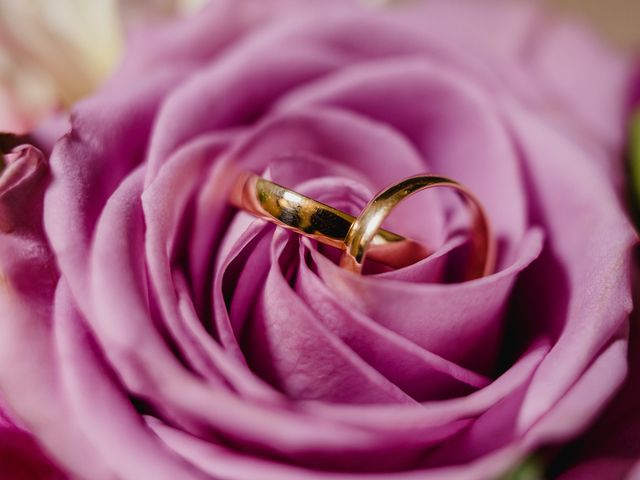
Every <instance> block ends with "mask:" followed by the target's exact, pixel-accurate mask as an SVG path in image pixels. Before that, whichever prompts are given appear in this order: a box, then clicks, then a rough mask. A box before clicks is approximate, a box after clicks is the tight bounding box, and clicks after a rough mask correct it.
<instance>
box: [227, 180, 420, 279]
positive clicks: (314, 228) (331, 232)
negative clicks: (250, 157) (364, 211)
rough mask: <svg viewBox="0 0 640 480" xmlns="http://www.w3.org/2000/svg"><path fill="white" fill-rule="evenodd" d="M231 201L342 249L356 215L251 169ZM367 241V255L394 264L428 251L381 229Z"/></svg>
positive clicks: (411, 260) (397, 265)
mask: <svg viewBox="0 0 640 480" xmlns="http://www.w3.org/2000/svg"><path fill="white" fill-rule="evenodd" d="M230 202H231V204H233V205H234V206H236V207H238V208H240V209H243V210H245V211H247V212H249V213H251V214H253V215H255V216H256V217H259V218H263V219H265V220H268V221H270V222H272V223H275V224H276V225H279V226H281V227H284V228H286V229H288V230H292V231H294V232H297V233H299V234H301V235H304V236H306V237H309V238H312V239H314V240H317V241H318V242H321V243H324V244H325V245H330V246H332V247H335V248H338V249H341V250H344V248H345V243H344V241H345V238H346V236H347V232H349V229H350V228H351V226H352V224H353V222H354V221H355V219H356V218H355V217H354V216H352V215H349V214H347V213H345V212H343V211H342V210H338V209H337V208H333V207H330V206H329V205H325V204H324V203H321V202H318V201H316V200H314V199H312V198H309V197H305V196H304V195H301V194H299V193H297V192H294V191H292V190H289V189H288V188H285V187H283V186H281V185H278V184H277V183H274V182H271V181H269V180H267V179H265V178H262V177H259V176H258V175H256V174H253V173H244V174H242V175H240V177H239V178H238V180H237V181H236V184H235V187H234V188H233V190H232V192H231V198H230ZM370 244H371V245H372V246H375V247H376V248H375V250H372V251H371V252H370V255H369V258H370V259H372V260H374V261H376V262H379V263H382V264H384V265H387V266H390V267H393V268H401V267H405V266H407V265H411V264H412V263H415V262H417V261H418V260H422V259H423V258H426V257H427V256H429V254H430V253H431V252H429V250H427V249H426V248H425V247H424V246H423V245H422V244H420V243H418V242H416V241H414V240H411V239H408V238H405V237H403V236H402V235H398V234H397V233H393V232H390V231H388V230H383V229H379V230H378V231H376V232H375V234H374V235H373V236H372V238H371V239H370Z"/></svg>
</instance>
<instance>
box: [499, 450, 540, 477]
mask: <svg viewBox="0 0 640 480" xmlns="http://www.w3.org/2000/svg"><path fill="white" fill-rule="evenodd" d="M544 471H545V466H544V462H543V460H542V459H541V458H540V456H539V455H531V456H530V457H528V458H527V459H526V460H524V461H523V462H522V463H521V464H519V465H518V466H516V467H515V468H514V469H513V470H511V471H510V472H508V473H507V474H506V475H505V476H503V477H502V479H501V480H544V478H545V475H544Z"/></svg>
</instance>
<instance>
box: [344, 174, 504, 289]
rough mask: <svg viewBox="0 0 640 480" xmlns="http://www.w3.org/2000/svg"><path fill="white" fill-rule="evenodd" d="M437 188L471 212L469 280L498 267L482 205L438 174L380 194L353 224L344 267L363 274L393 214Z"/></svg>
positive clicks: (346, 241)
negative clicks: (377, 238)
mask: <svg viewBox="0 0 640 480" xmlns="http://www.w3.org/2000/svg"><path fill="white" fill-rule="evenodd" d="M434 187H449V188H452V189H454V190H455V191H456V193H458V195H459V196H460V197H461V198H462V199H463V200H464V201H465V202H466V204H467V207H468V209H469V212H470V213H471V217H472V227H471V229H470V235H471V243H472V249H473V250H472V252H471V259H470V262H469V267H468V270H467V273H466V277H465V278H466V279H474V278H479V277H483V276H485V275H489V274H490V273H492V272H493V270H494V268H495V257H496V245H495V239H494V237H493V235H492V233H491V226H490V224H489V220H488V218H487V216H486V214H485V212H484V209H483V208H482V204H481V203H480V201H479V200H478V199H477V198H476V197H475V195H473V194H472V193H471V192H470V191H469V190H468V189H467V188H465V187H464V186H462V185H461V184H459V183H458V182H456V181H454V180H451V179H449V178H446V177H440V176H436V175H417V176H414V177H409V178H407V179H405V180H403V181H401V182H398V183H396V184H394V185H392V186H390V187H388V188H387V189H385V190H383V191H382V192H380V193H378V194H377V195H376V196H375V197H374V198H373V199H372V200H371V201H370V202H369V204H368V205H367V206H366V207H365V208H364V210H363V211H362V213H361V214H360V216H359V217H358V218H357V219H356V220H355V221H354V222H353V223H352V224H351V227H350V228H349V231H348V232H347V235H346V237H345V240H344V244H345V249H344V252H343V254H342V258H341V260H340V266H342V267H343V268H346V269H348V270H351V271H353V272H357V273H360V272H361V271H362V265H363V262H364V260H365V257H366V256H367V255H369V256H371V257H372V256H373V255H375V254H376V251H377V249H378V248H379V247H378V245H376V244H375V243H374V241H373V239H374V238H375V236H376V234H377V232H378V230H379V229H380V226H381V225H382V223H383V222H384V220H385V218H387V216H388V215H389V214H390V213H391V211H392V210H393V209H394V208H395V207H396V206H397V205H398V204H399V203H400V202H402V201H403V200H404V199H406V198H407V197H409V196H411V195H413V194H414V193H417V192H420V191H422V190H426V189H429V188H434Z"/></svg>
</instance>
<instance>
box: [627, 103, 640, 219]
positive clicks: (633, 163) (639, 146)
mask: <svg viewBox="0 0 640 480" xmlns="http://www.w3.org/2000/svg"><path fill="white" fill-rule="evenodd" d="M629 191H630V194H631V208H632V210H633V213H634V216H635V219H636V225H638V226H640V109H638V110H636V113H635V114H634V115H633V116H632V118H631V127H630V130H629Z"/></svg>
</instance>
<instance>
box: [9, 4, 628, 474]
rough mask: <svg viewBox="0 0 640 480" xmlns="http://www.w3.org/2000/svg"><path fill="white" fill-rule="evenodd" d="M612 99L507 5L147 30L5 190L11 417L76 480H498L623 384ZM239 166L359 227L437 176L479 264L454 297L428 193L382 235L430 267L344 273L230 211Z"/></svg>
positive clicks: (568, 52) (560, 437)
mask: <svg viewBox="0 0 640 480" xmlns="http://www.w3.org/2000/svg"><path fill="white" fill-rule="evenodd" d="M488 32H490V33H491V34H488ZM630 78H631V68H630V65H629V62H628V59H626V58H624V57H622V56H620V55H618V54H616V53H614V52H611V51H609V50H607V49H606V48H605V47H603V46H602V45H600V44H599V43H598V42H597V41H596V40H594V39H593V38H592V37H591V36H590V35H589V34H588V33H586V32H584V31H583V30H582V28H581V27H579V26H576V25H574V24H568V23H563V22H557V21H556V20H555V19H553V18H549V17H547V16H545V15H544V14H543V13H541V12H540V11H538V10H537V9H536V8H534V6H533V5H531V4H524V3H518V4H515V5H507V4H498V3H496V4H490V3H487V4H484V3H483V4H480V3H479V2H478V3H476V2H473V1H456V2H452V1H450V0H435V1H431V2H420V3H417V4H415V5H410V6H409V5H408V6H403V7H394V8H389V9H384V10H380V9H374V8H370V7H364V6H362V5H360V4H358V3H357V2H351V1H348V0H344V1H340V0H332V1H323V2H314V1H311V0H307V1H305V2H302V1H300V0H297V1H293V0H289V1H286V0H268V1H262V2H252V1H249V0H241V1H232V0H227V1H221V2H214V3H211V4H210V5H209V6H208V8H206V9H205V10H203V11H202V12H201V13H200V14H198V15H196V16H194V17H193V18H190V19H186V20H184V21H180V22H178V23H175V24H173V25H169V26H166V27H164V28H160V29H154V30H147V31H145V32H143V33H141V34H139V35H138V36H137V37H136V38H135V39H134V40H133V43H132V45H130V48H129V53H128V56H127V57H126V59H125V60H124V62H123V64H122V65H121V67H120V69H119V71H118V72H117V73H116V75H115V76H114V77H113V78H112V79H111V80H110V81H109V82H108V83H107V84H106V85H105V87H104V88H103V89H102V90H101V91H100V92H99V93H98V94H97V95H95V96H94V97H92V98H90V99H88V100H86V101H84V102H82V103H80V104H78V105H77V106H76V108H75V110H74V113H73V115H72V120H71V128H70V130H69V133H67V134H66V135H65V136H64V137H63V138H62V139H61V140H60V141H59V142H58V143H57V145H56V146H55V149H54V151H53V153H52V155H51V156H50V158H49V159H48V162H47V159H45V157H44V156H43V155H42V154H40V153H39V152H38V150H36V149H35V148H33V147H21V149H19V150H16V151H14V153H13V154H12V157H10V160H11V161H10V163H9V167H7V168H6V169H5V171H4V172H3V182H2V183H1V187H0V205H1V206H2V219H3V220H4V223H3V226H2V239H1V240H2V241H1V242H0V272H1V273H2V277H1V278H2V283H1V285H2V287H1V288H0V312H2V315H3V321H2V322H0V391H1V392H2V395H3V403H4V404H5V405H6V407H5V408H4V410H5V412H6V413H7V415H9V416H10V418H11V419H12V421H11V423H12V424H13V425H18V424H19V425H20V428H21V429H22V431H24V432H29V433H30V435H32V438H33V439H35V440H36V441H37V442H38V444H39V445H41V447H42V449H43V450H44V451H46V452H47V453H48V455H49V456H50V457H51V459H52V460H53V461H54V462H55V463H56V464H57V465H58V466H59V468H60V470H62V471H65V472H68V475H69V476H72V477H80V478H88V479H92V480H102V479H115V478H118V479H131V480H140V479H162V478H167V479H176V478H179V479H190V478H194V479H204V478H215V479H219V478H225V479H234V480H235V479H249V480H254V479H260V478H273V479H278V480H280V479H285V480H286V479H296V480H297V479H301V478H314V479H324V478H353V479H356V478H380V479H383V478H384V479H388V478H398V479H421V480H422V479H431V478H438V479H443V478H444V479H447V478H470V479H476V478H494V477H496V476H497V475H500V474H501V473H503V472H505V471H507V470H508V469H509V468H511V467H513V466H514V465H516V464H517V463H519V462H520V461H521V460H522V459H524V458H525V457H526V456H527V455H528V454H530V453H531V452H533V451H534V450H535V449H537V448H538V447H541V446H546V445H555V444H560V443H563V442H566V441H569V440H571V439H573V438H574V437H576V436H577V435H578V434H579V433H580V432H582V431H583V430H584V429H585V428H586V427H587V426H588V425H589V424H590V423H591V422H592V421H593V419H594V418H595V417H596V415H598V414H599V413H600V412H601V411H602V409H603V408H605V406H606V404H607V402H608V401H609V400H611V398H612V397H613V396H614V394H615V392H616V391H617V389H618V388H619V387H620V385H621V384H622V382H623V381H624V379H625V375H626V374H627V357H626V352H627V345H628V332H629V320H628V319H629V313H630V311H631V307H632V304H631V288H630V270H631V268H630V266H631V258H630V257H631V256H630V251H631V247H632V246H633V245H635V243H636V240H637V239H636V234H635V232H634V230H633V228H632V227H631V225H630V223H629V220H628V219H627V217H626V215H625V212H624V211H623V207H622V201H621V198H620V195H619V192H620V189H621V187H622V168H621V165H622V164H621V148H622V145H623V137H624V124H623V122H624V117H625V113H624V107H625V95H627V93H628V91H627V90H628V86H629V82H630ZM47 164H48V168H47ZM12 165H18V166H20V165H21V166H20V167H19V168H18V167H16V166H13V167H12ZM230 168H235V169H246V170H253V171H256V172H260V173H262V174H264V175H268V176H270V177H272V178H274V179H275V180H276V181H278V182H279V183H283V184H286V185H287V186H290V187H291V188H295V189H296V190H299V191H301V192H304V193H307V194H309V195H310V196H313V197H315V198H317V199H318V200H321V201H325V202H327V203H331V204H334V205H336V206H337V207H338V208H343V209H345V210H351V211H353V212H358V211H359V209H360V208H362V206H363V205H364V203H366V201H367V200H368V199H369V198H370V197H371V196H372V195H373V194H374V193H375V192H376V191H377V190H379V189H380V188H382V187H384V186H386V185H388V184H389V183H392V182H395V181H397V180H400V179H402V178H404V177H406V176H408V175H411V174H416V173H423V172H431V171H435V172H438V173H441V174H444V175H447V176H451V177H453V178H456V179H458V180H459V181H461V182H462V183H464V184H466V185H467V186H468V187H469V188H470V189H471V190H472V191H474V192H475V193H476V194H477V196H478V197H479V198H480V200H481V201H482V202H483V204H484V205H485V207H486V209H487V210H488V213H489V215H490V218H491V221H492V224H493V226H494V229H495V231H496V233H497V235H498V239H499V265H498V271H497V272H496V273H495V274H493V275H491V276H489V277H487V278H483V279H480V280H475V281H469V282H462V281H459V277H457V276H456V268H455V266H456V259H457V258H459V256H460V253H461V250H464V246H465V244H466V238H465V236H464V235H460V234H458V235H455V234H453V235H451V234H452V233H453V231H454V229H455V228H456V227H459V226H460V224H459V223H457V222H456V220H457V218H458V217H457V215H456V212H457V211H458V210H457V209H458V205H457V204H456V203H452V202H449V197H448V196H446V194H443V195H442V196H440V195H439V194H438V193H436V192H432V193H428V194H424V195H422V196H420V197H417V198H416V201H415V202H413V203H412V204H411V205H412V207H413V208H412V209H411V210H406V211H404V212H399V213H398V215H397V216H395V217H394V218H393V220H394V221H395V223H393V228H394V229H396V230H398V231H400V232H402V233H406V234H410V235H411V236H413V237H416V238H418V239H421V240H423V241H425V242H428V243H429V244H430V245H433V246H435V247H437V251H436V253H435V254H434V255H432V256H431V257H429V258H428V259H425V260H423V261H421V262H419V263H417V264H415V265H412V266H410V267H407V268H404V269H399V270H396V271H392V272H386V273H382V274H377V275H365V276H362V277H360V276H356V275H354V274H351V273H349V272H346V271H345V270H342V269H340V268H339V267H338V266H337V265H336V264H335V263H334V262H333V260H332V258H333V257H334V255H332V254H333V252H332V251H330V249H322V248H319V247H317V246H316V245H315V244H313V243H312V242H310V241H308V240H306V239H302V238H300V237H299V236H297V235H294V234H291V233H288V232H285V231H283V230H281V229H277V228H275V227H273V226H272V225H270V224H266V223H265V222H263V221H260V220H255V219H254V218H253V217H250V216H248V215H247V214H244V213H239V212H237V211H235V210H233V209H232V208H230V207H229V205H228V203H227V190H228V188H229V186H230V183H231V181H232V180H233V179H232V178H230V176H229V175H228V173H227V172H228V171H229V169H230ZM16 169H18V170H19V172H18V174H16V175H17V176H15V177H13V178H12V179H11V178H10V179H9V180H8V181H6V180H5V177H7V176H9V175H10V174H11V172H12V171H13V172H15V171H16ZM15 428H18V427H15ZM25 434H26V433H25Z"/></svg>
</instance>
